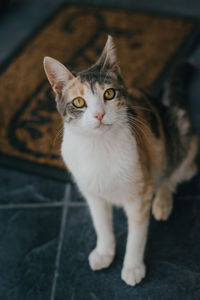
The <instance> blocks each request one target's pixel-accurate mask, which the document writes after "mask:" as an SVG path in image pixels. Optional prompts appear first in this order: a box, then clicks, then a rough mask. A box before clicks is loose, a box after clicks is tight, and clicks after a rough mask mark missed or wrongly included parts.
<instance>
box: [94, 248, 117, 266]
mask: <svg viewBox="0 0 200 300" xmlns="http://www.w3.org/2000/svg"><path fill="white" fill-rule="evenodd" d="M113 258H114V254H110V253H108V254H106V253H105V254H101V253H99V252H98V250H97V249H94V250H93V251H92V252H91V253H90V255H89V258H88V259H89V264H90V267H91V269H92V270H93V271H97V270H101V269H104V268H107V267H109V266H110V264H111V263H112V261H113Z"/></svg>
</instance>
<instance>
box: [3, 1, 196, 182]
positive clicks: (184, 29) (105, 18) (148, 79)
mask: <svg viewBox="0 0 200 300" xmlns="http://www.w3.org/2000/svg"><path fill="white" fill-rule="evenodd" d="M195 30H196V23H195V21H192V20H188V19H180V18H174V17H173V18H170V17H163V16H157V15H153V14H146V13H138V12H132V11H125V10H119V9H117V10H116V9H115V10H111V9H103V8H94V7H85V6H71V5H70V6H64V7H62V9H60V10H59V11H58V12H57V13H56V14H55V16H54V17H53V18H52V19H51V20H50V21H48V23H47V24H45V25H44V26H43V28H42V29H40V30H39V32H37V34H35V35H34V37H32V38H31V39H30V40H29V42H28V43H26V45H24V46H23V48H22V49H21V51H20V52H18V53H17V54H16V55H15V56H14V57H13V58H12V60H11V61H10V62H9V63H8V64H7V66H6V67H4V69H3V70H1V74H0V95H1V96H0V110H1V118H0V128H1V130H0V140H1V143H0V162H1V164H4V165H6V166H11V167H13V168H20V169H23V170H28V171H32V172H36V173H38V174H41V175H46V176H50V177H52V178H57V179H61V180H67V179H68V173H67V172H66V171H65V168H64V165H63V162H62V160H61V159H60V142H61V135H62V122H61V119H60V117H59V114H58V113H57V111H56V107H55V102H54V99H53V94H52V92H51V89H50V86H49V83H48V82H47V80H46V78H45V74H44V71H43V65H42V61H43V57H44V56H46V55H48V56H52V57H54V58H56V59H58V60H60V61H61V62H63V63H64V64H66V65H67V66H68V67H70V68H71V69H72V70H73V69H75V70H81V69H83V68H87V67H88V66H89V65H91V64H92V63H94V62H95V60H97V58H98V56H99V55H100V53H101V50H102V48H103V46H104V43H105V41H106V38H107V34H108V33H109V34H111V35H112V36H113V37H114V40H115V42H116V46H117V53H118V58H119V62H120V65H121V68H122V72H123V74H124V77H125V81H126V84H127V85H128V86H129V87H130V86H133V85H134V86H136V87H143V88H152V87H153V86H155V84H156V82H157V84H158V82H159V78H161V77H160V76H161V75H162V74H163V72H165V71H166V70H167V69H168V68H169V66H170V65H172V63H173V62H174V59H175V58H176V57H177V56H179V57H180V56H181V55H182V54H181V53H182V49H184V47H186V46H187V47H186V48H187V50H189V47H188V39H189V40H191V36H192V35H193V34H194V32H195ZM189 43H190V42H189ZM184 54H185V53H184Z"/></svg>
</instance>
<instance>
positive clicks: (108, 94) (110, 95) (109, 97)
mask: <svg viewBox="0 0 200 300" xmlns="http://www.w3.org/2000/svg"><path fill="white" fill-rule="evenodd" d="M114 97H115V90H114V89H113V88H109V89H107V90H106V91H105V93H104V99H105V100H112V99H113V98H114Z"/></svg>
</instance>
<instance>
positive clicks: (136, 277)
mask: <svg viewBox="0 0 200 300" xmlns="http://www.w3.org/2000/svg"><path fill="white" fill-rule="evenodd" d="M145 275H146V268H145V265H144V264H141V265H140V266H137V267H134V268H126V267H123V269H122V274H121V278H122V280H124V281H125V282H126V284H128V285H131V286H134V285H136V284H138V283H139V282H140V281H141V280H142V279H143V278H144V277H145Z"/></svg>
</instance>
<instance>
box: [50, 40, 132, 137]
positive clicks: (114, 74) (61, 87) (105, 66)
mask: <svg viewBox="0 0 200 300" xmlns="http://www.w3.org/2000/svg"><path fill="white" fill-rule="evenodd" d="M44 68H45V71H46V74H47V77H48V79H49V81H50V83H51V85H52V88H53V90H54V91H55V93H56V102H57V108H58V111H59V112H60V114H61V116H62V118H63V119H64V121H65V122H66V123H69V124H70V125H71V126H73V127H74V128H76V129H80V130H84V131H87V132H91V131H92V132H105V131H107V130H109V129H110V128H111V127H112V126H113V125H114V124H116V123H117V124H119V123H120V120H122V119H124V111H125V93H126V90H125V87H124V84H123V81H122V79H121V76H120V71H119V67H118V66H117V64H116V57H115V52H114V48H113V42H112V38H111V37H108V41H107V43H106V46H105V48H104V50H103V52H102V55H101V56H100V58H99V60H98V61H97V63H96V64H95V65H93V66H92V67H91V68H90V69H88V70H85V71H82V72H79V73H77V74H75V75H73V74H72V73H71V72H70V71H69V70H68V69H67V68H66V67H65V66H64V65H62V64H61V63H59V62H58V61H57V60H55V59H52V58H49V57H46V58H45V60H44Z"/></svg>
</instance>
